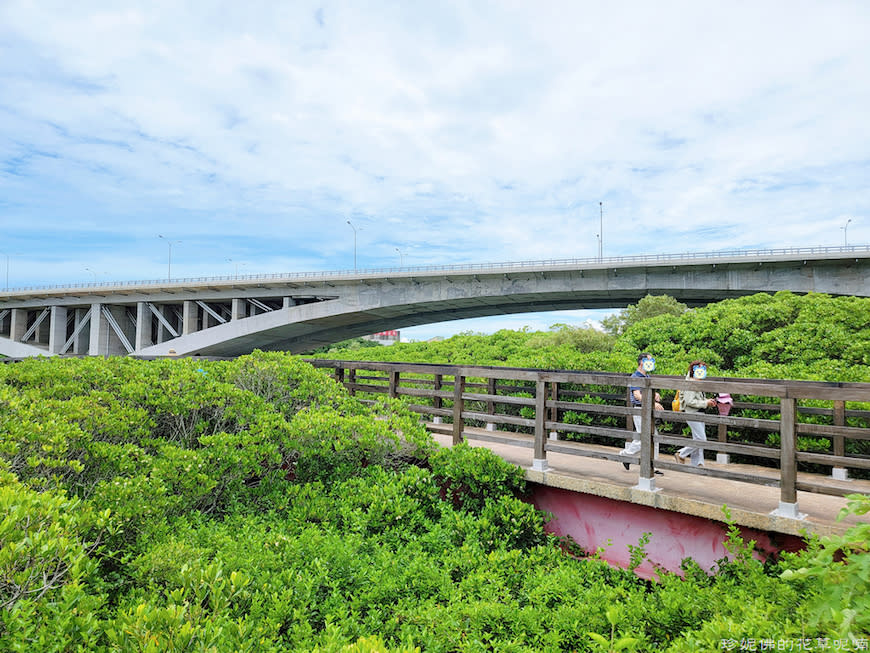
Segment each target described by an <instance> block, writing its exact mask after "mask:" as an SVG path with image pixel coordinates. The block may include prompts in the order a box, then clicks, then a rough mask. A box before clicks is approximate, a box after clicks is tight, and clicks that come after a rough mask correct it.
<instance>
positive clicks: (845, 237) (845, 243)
mask: <svg viewBox="0 0 870 653" xmlns="http://www.w3.org/2000/svg"><path fill="white" fill-rule="evenodd" d="M850 222H852V218H849V219H848V220H846V224H844V225H843V226H842V227H840V229H842V230H843V247H848V246H849V238H848V233H849V232H848V229H849V223H850Z"/></svg>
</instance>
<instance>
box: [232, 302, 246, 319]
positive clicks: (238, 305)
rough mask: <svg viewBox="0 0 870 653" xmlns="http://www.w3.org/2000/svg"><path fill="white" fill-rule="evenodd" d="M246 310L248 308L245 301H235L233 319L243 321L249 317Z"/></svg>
mask: <svg viewBox="0 0 870 653" xmlns="http://www.w3.org/2000/svg"><path fill="white" fill-rule="evenodd" d="M246 308H247V306H246V303H245V300H244V299H238V298H237V299H234V300H233V309H232V311H233V314H232V318H231V319H233V320H241V319H242V318H243V317H247V315H245V310H246Z"/></svg>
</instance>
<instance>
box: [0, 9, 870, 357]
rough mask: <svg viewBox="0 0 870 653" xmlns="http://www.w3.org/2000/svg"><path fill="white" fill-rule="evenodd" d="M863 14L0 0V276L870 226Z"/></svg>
mask: <svg viewBox="0 0 870 653" xmlns="http://www.w3.org/2000/svg"><path fill="white" fill-rule="evenodd" d="M868 33H870V3H868V2H865V1H864V0H855V1H854V2H848V1H839V2H838V1H836V0H825V1H821V0H820V1H817V2H807V1H800V0H788V1H786V0H781V1H775V0H762V1H753V2H748V1H739V0H738V1H735V2H710V1H705V0H699V1H695V2H688V1H680V2H669V1H667V0H664V1H659V2H655V3H652V2H641V1H637V2H631V1H626V0H623V1H619V0H617V1H615V2H610V3H600V2H579V1H576V0H575V1H566V2H560V1H557V0H553V1H549V2H544V3H532V2H511V1H504V0H499V1H498V2H485V1H472V2H468V1H467V0H463V1H456V2H450V1H443V2H437V3H433V2H419V1H408V2H377V1H357V2H308V1H306V0H294V2H275V1H269V2H264V1H258V0H248V1H247V2H237V1H234V2H215V1H210V2H199V1H196V0H191V1H188V2H177V1H175V0H173V1H169V0H148V1H147V2H137V1H132V0H113V1H112V2H92V1H89V0H80V1H79V2H76V3H70V2H61V1H56V0H40V1H39V2H35V1H33V0H0V275H3V274H4V273H6V274H5V278H4V283H3V287H6V286H8V287H12V288H16V287H27V286H38V285H50V284H60V283H74V282H93V281H118V280H134V279H135V280H143V279H161V278H166V276H167V275H168V274H171V276H172V277H173V278H178V277H199V276H220V275H231V274H239V275H252V274H260V273H281V272H309V271H323V270H353V269H355V268H358V269H374V268H385V267H400V266H402V267H411V266H417V265H431V264H443V265H454V264H463V263H485V262H507V261H532V260H550V259H565V258H586V257H595V256H597V254H598V249H599V246H600V247H601V250H602V252H603V254H604V256H605V257H606V256H618V255H634V254H668V253H681V252H700V251H713V250H723V249H745V248H778V247H795V246H800V247H808V246H837V245H843V244H844V243H848V244H850V245H858V244H867V243H868V242H870V194H868V181H870V117H868V116H870V39H868V36H867V35H868ZM348 221H350V224H348ZM601 225H603V229H601ZM599 234H601V236H600V237H599ZM161 236H162V237H161ZM170 254H171V260H170ZM4 257H5V258H4ZM4 264H5V269H4V267H3V266H4ZM6 279H8V281H7V280H6ZM606 313H607V312H606V311H605V312H601V311H560V312H558V313H535V314H525V315H516V316H500V317H494V318H480V319H477V320H463V321H459V322H453V323H443V324H440V325H429V326H419V327H413V328H410V329H403V330H402V336H403V339H404V340H408V339H427V338H431V337H433V336H443V337H446V336H449V335H452V334H453V333H457V332H463V331H474V332H482V333H490V332H493V331H495V330H497V329H500V328H522V327H524V326H527V327H529V328H532V329H546V328H547V327H548V326H549V325H551V324H554V323H557V322H559V323H569V324H576V325H583V324H587V323H589V320H592V321H595V320H598V319H600V318H601V316H602V315H604V314H606ZM397 327H401V325H397Z"/></svg>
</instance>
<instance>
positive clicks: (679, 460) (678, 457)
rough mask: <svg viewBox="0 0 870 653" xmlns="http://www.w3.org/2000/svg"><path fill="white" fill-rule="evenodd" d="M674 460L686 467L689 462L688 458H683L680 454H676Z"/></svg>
mask: <svg viewBox="0 0 870 653" xmlns="http://www.w3.org/2000/svg"><path fill="white" fill-rule="evenodd" d="M674 460H676V461H677V462H678V463H680V464H681V465H685V464H686V461H687V460H688V458H683V457H682V456H681V455H680V454H678V453H675V454H674Z"/></svg>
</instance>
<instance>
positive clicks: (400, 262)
mask: <svg viewBox="0 0 870 653" xmlns="http://www.w3.org/2000/svg"><path fill="white" fill-rule="evenodd" d="M396 251H397V252H398V253H399V267H400V268H403V267H405V257H404V256H403V255H402V250H400V249H399V248H398V247H397V248H396Z"/></svg>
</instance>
